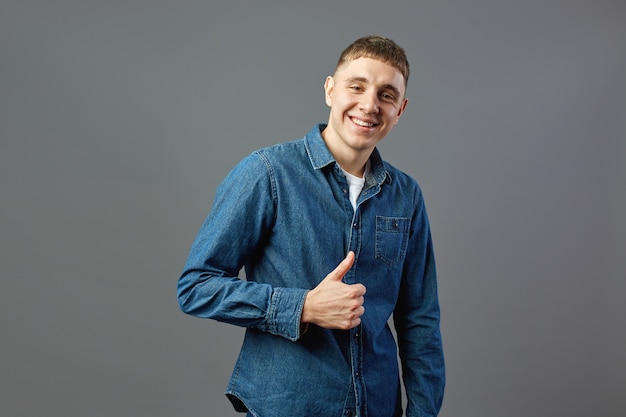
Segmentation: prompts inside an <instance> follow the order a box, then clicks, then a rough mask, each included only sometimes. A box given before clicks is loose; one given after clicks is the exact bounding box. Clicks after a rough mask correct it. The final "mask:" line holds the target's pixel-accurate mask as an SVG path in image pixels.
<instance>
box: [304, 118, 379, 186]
mask: <svg viewBox="0 0 626 417" xmlns="http://www.w3.org/2000/svg"><path fill="white" fill-rule="evenodd" d="M325 128H326V124H322V123H320V124H318V125H316V126H315V127H314V128H313V129H311V130H310V131H309V133H307V135H306V136H305V137H304V144H305V147H306V150H307V154H308V155H309V160H310V161H311V166H312V167H313V169H321V168H324V167H325V166H328V165H330V164H332V163H335V162H336V160H335V157H333V155H332V154H331V153H330V151H329V150H328V147H327V146H326V143H325V142H324V139H323V138H322V131H323V130H324V129H325ZM385 181H388V182H391V175H390V174H389V172H388V171H387V170H386V169H385V165H384V163H383V160H382V158H381V156H380V152H378V149H377V148H374V150H373V151H372V155H371V156H370V171H369V173H368V174H367V175H366V176H365V187H366V188H367V187H369V186H372V185H375V184H378V185H380V184H382V183H383V182H385Z"/></svg>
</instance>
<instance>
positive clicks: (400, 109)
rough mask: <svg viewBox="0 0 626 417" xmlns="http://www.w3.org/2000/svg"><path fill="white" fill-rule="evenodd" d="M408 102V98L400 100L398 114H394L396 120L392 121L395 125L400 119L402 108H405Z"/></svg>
mask: <svg viewBox="0 0 626 417" xmlns="http://www.w3.org/2000/svg"><path fill="white" fill-rule="evenodd" d="M407 104H409V100H408V99H406V98H405V99H404V100H402V104H401V105H400V108H399V109H398V114H396V122H395V123H394V125H397V124H398V122H399V121H400V116H402V113H404V109H406V105H407Z"/></svg>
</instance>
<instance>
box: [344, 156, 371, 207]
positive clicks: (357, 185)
mask: <svg viewBox="0 0 626 417" xmlns="http://www.w3.org/2000/svg"><path fill="white" fill-rule="evenodd" d="M369 167H370V161H367V164H365V171H364V172H363V178H359V177H357V176H355V175H352V174H350V173H349V172H348V171H346V170H345V169H343V168H341V170H342V171H343V173H344V175H345V176H346V179H347V180H348V187H349V192H350V203H351V204H352V209H354V211H356V200H357V199H358V198H359V195H360V194H361V190H362V189H363V186H364V185H365V175H366V174H367V172H368V171H369Z"/></svg>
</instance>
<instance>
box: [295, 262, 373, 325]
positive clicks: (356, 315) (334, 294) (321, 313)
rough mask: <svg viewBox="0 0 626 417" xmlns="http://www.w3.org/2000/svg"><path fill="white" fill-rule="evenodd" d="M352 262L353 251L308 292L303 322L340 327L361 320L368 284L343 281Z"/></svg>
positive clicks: (354, 323)
mask: <svg viewBox="0 0 626 417" xmlns="http://www.w3.org/2000/svg"><path fill="white" fill-rule="evenodd" d="M353 263H354V252H349V253H348V256H346V258H345V259H344V260H343V261H341V263H340V264H339V265H338V266H337V268H335V270H334V271H332V272H331V273H330V274H328V275H326V277H325V278H324V279H323V280H322V282H320V283H319V284H318V285H317V287H315V288H313V289H312V290H311V291H309V292H308V294H307V296H306V299H305V300H304V307H303V309H302V322H303V323H313V324H316V325H318V326H320V327H324V328H326V329H341V330H348V329H351V328H353V327H356V326H358V325H359V324H360V323H361V316H362V315H363V313H364V312H365V308H364V307H363V301H364V298H363V296H364V295H365V286H364V285H362V284H353V285H349V284H345V283H343V282H342V279H343V277H344V275H345V274H346V273H347V272H348V271H349V270H350V268H351V267H352V264H353Z"/></svg>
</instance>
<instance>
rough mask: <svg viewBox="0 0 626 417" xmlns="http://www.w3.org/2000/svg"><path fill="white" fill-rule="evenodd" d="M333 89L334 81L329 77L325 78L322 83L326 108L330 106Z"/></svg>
mask: <svg viewBox="0 0 626 417" xmlns="http://www.w3.org/2000/svg"><path fill="white" fill-rule="evenodd" d="M333 88H335V80H334V78H333V77H331V76H330V75H329V76H328V77H326V81H325V82H324V92H325V94H324V96H325V98H326V105H327V106H328V107H331V106H332V97H333Z"/></svg>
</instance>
